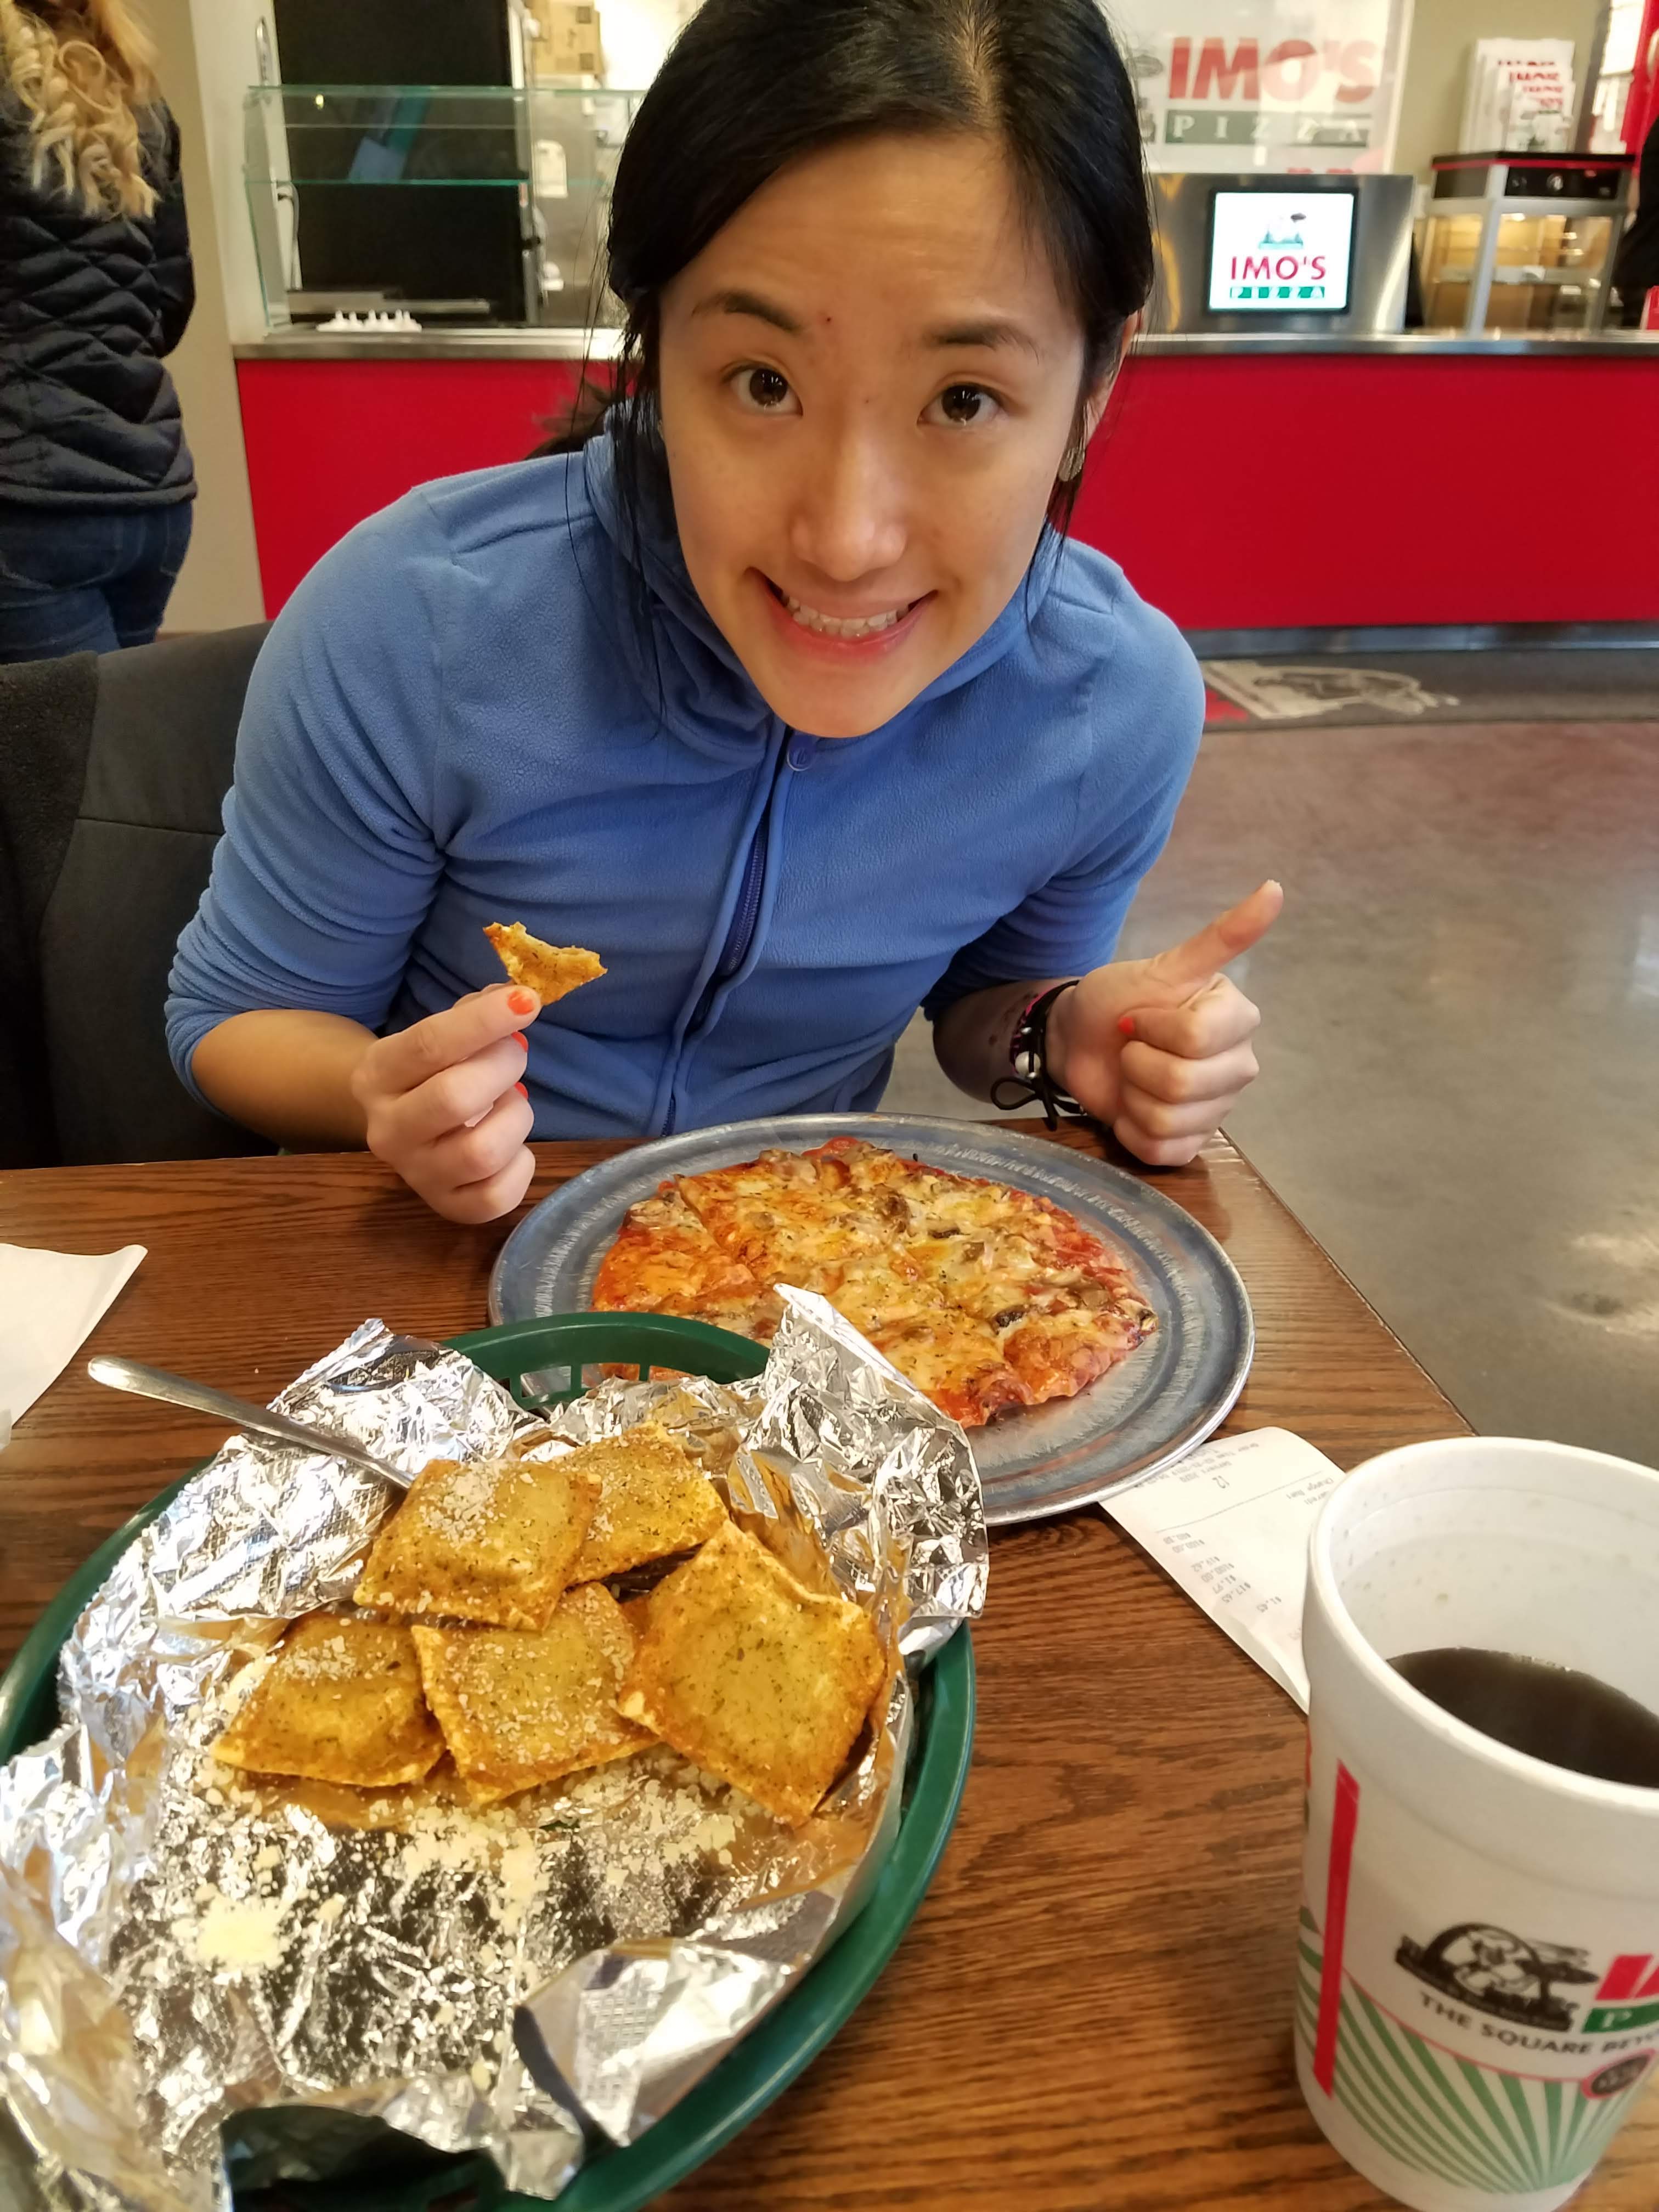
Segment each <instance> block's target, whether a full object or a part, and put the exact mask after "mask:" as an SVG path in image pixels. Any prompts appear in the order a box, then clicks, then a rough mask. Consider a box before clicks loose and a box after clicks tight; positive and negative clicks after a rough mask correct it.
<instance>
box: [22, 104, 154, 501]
mask: <svg viewBox="0 0 1659 2212" xmlns="http://www.w3.org/2000/svg"><path fill="white" fill-rule="evenodd" d="M145 143H146V144H147V146H148V147H149V148H150V149H151V150H150V151H149V154H148V155H147V156H146V167H147V169H148V171H149V177H150V180H151V182H152V183H153V184H154V185H155V188H156V191H158V193H159V194H160V197H159V198H158V199H157V201H156V204H155V211H154V213H153V214H151V215H149V216H145V217H143V218H142V219H136V218H134V217H132V216H125V215H114V216H102V215H100V216H89V215H88V214H86V213H85V212H84V211H83V210H82V208H81V206H80V205H79V204H78V202H76V201H72V200H70V199H69V198H68V197H66V196H65V195H64V192H63V191H62V188H61V186H58V187H55V188H54V187H53V186H52V185H45V184H43V185H41V186H40V188H38V189H37V188H36V187H35V186H33V185H31V184H30V182H29V161H30V152H31V148H30V139H29V131H28V123H27V117H26V116H25V114H24V113H23V112H22V110H21V107H20V106H19V105H18V103H17V101H16V100H15V98H13V97H11V96H10V95H9V94H0V500H5V501H9V502H11V503H14V504H22V505H26V506H30V507H75V508H77V509H82V510H84V509H88V508H95V507H102V508H111V509H112V508H130V507H149V506H152V505H161V504H165V503H167V502H168V501H173V500H180V499H190V498H191V497H192V496H193V495H194V494H195V490H196V478H195V474H194V471H192V469H191V459H190V448H189V447H188V446H186V445H185V432H184V425H183V423H182V422H180V421H179V400H178V396H177V394H176V393H175V392H174V391H173V379H172V378H171V377H170V376H169V375H168V374H167V371H166V369H165V368H163V367H162V366H161V360H162V356H163V355H165V354H168V353H171V352H172V350H173V347H174V346H176V345H177V344H178V343H179V339H180V337H183V335H184V330H185V324H186V323H187V322H188V321H189V319H190V311H191V307H192V306H193V305H194V304H195V298H196V287H195V280H194V278H193V276H191V265H190V238H189V234H188V232H187V230H186V228H185V196H184V188H183V185H182V183H181V181H180V179H179V131H178V126H177V125H176V124H175V123H174V122H173V118H172V116H171V115H169V114H168V112H167V109H166V108H165V107H161V106H158V107H156V108H155V110H153V111H152V112H151V114H150V115H149V118H147V121H146V126H145Z"/></svg>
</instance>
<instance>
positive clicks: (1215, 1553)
mask: <svg viewBox="0 0 1659 2212" xmlns="http://www.w3.org/2000/svg"><path fill="white" fill-rule="evenodd" d="M1341 1480H1342V1471H1341V1469H1340V1468H1338V1467H1336V1466H1335V1465H1334V1464H1333V1462H1331V1461H1329V1460H1328V1459H1327V1458H1326V1456H1325V1455H1324V1453H1323V1452H1321V1451H1316V1450H1315V1449H1314V1448H1313V1446H1312V1445H1311V1444H1310V1443H1304V1441H1303V1439H1302V1438H1301V1437H1293V1436H1292V1435H1291V1432H1290V1431H1289V1430H1288V1429H1250V1430H1248V1431H1246V1432H1245V1433H1244V1435H1243V1436H1239V1437H1225V1438H1224V1439H1223V1440H1222V1441H1221V1442H1220V1443H1212V1444H1202V1445H1200V1447H1199V1449H1198V1450H1197V1451H1195V1452H1194V1453H1192V1454H1191V1455H1189V1456H1188V1458H1186V1459H1183V1460H1177V1461H1176V1464H1175V1465H1174V1466H1173V1467H1171V1468H1165V1469H1164V1473H1163V1474H1154V1475H1152V1476H1150V1477H1149V1478H1148V1479H1147V1480H1146V1481H1145V1482H1139V1483H1137V1484H1136V1485H1135V1486H1134V1487H1133V1489H1132V1490H1125V1491H1122V1492H1120V1493H1119V1494H1118V1496H1116V1497H1115V1498H1108V1499H1105V1500H1103V1510H1104V1512H1105V1513H1106V1514H1107V1516H1108V1517H1109V1519H1111V1520H1113V1521H1115V1522H1116V1523H1117V1525H1118V1527H1119V1528H1121V1529H1122V1530H1123V1531H1124V1533H1125V1534H1127V1535H1130V1536H1133V1538H1134V1540H1135V1541H1136V1543H1137V1544H1139V1546H1140V1547H1141V1549H1142V1550H1143V1551H1144V1552H1147V1553H1150V1554H1151V1555H1152V1558H1153V1559H1155V1560H1156V1561H1157V1562H1158V1565H1159V1566H1160V1567H1162V1568H1163V1569H1164V1572H1165V1574H1167V1575H1169V1576H1170V1577H1172V1578H1173V1579H1174V1580H1175V1581H1176V1582H1177V1583H1179V1584H1180V1585H1181V1587H1182V1589H1184V1590H1185V1591H1186V1593H1187V1595H1188V1597H1190V1598H1191V1599H1193V1600H1194V1602H1195V1603H1197V1604H1199V1605H1200V1606H1202V1607H1203V1608H1204V1610H1205V1612H1206V1613H1208V1614H1209V1616H1210V1618H1211V1620H1213V1621H1214V1622H1215V1623H1216V1624H1217V1626H1218V1627H1221V1628H1224V1629H1225V1631H1226V1632H1227V1634H1228V1635H1229V1636H1231V1638H1232V1639H1233V1641H1234V1643H1235V1644H1238V1645H1239V1646H1240V1647H1241V1649H1242V1650H1245V1651H1248V1652H1249V1655H1250V1656H1251V1658H1252V1659H1254V1660H1255V1662H1256V1664H1257V1666H1259V1667H1261V1668H1265V1669H1266V1671H1267V1673H1268V1674H1271V1675H1272V1676H1273V1680H1274V1681H1275V1682H1277V1683H1278V1685H1279V1688H1280V1689H1281V1690H1284V1691H1285V1692H1287V1693H1288V1694H1289V1695H1290V1696H1291V1697H1292V1698H1294V1699H1296V1702H1297V1705H1300V1706H1301V1708H1302V1710H1303V1711H1304V1712H1306V1711H1307V1710H1308V1671H1307V1668H1305V1667H1304V1664H1303V1661H1302V1595H1303V1591H1304V1588H1305V1587H1306V1584H1307V1578H1308V1539H1309V1537H1310V1535H1311V1534H1312V1533H1313V1524H1314V1522H1316V1520H1317V1519H1318V1517H1319V1509H1320V1507H1321V1506H1322V1504H1324V1502H1325V1500H1326V1498H1328V1497H1329V1495H1330V1493H1331V1492H1332V1491H1333V1490H1334V1489H1335V1487H1336V1486H1337V1484H1338V1483H1339V1482H1340V1481H1341Z"/></svg>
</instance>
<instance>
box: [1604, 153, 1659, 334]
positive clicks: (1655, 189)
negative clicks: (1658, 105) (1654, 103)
mask: <svg viewBox="0 0 1659 2212" xmlns="http://www.w3.org/2000/svg"><path fill="white" fill-rule="evenodd" d="M1609 282H1610V283H1612V285H1613V289H1614V290H1615V291H1616V292H1617V293H1618V295H1619V297H1620V302H1621V303H1622V305H1623V307H1624V319H1625V327H1626V330H1635V329H1636V328H1638V325H1640V323H1641V320H1642V308H1643V305H1644V301H1646V299H1647V296H1648V294H1649V293H1650V291H1652V289H1653V288H1654V286H1655V285H1656V284H1659V121H1656V122H1655V123H1654V124H1653V125H1652V126H1651V128H1650V130H1649V131H1648V135H1647V137H1645V138H1644V140H1643V142H1642V158H1641V162H1640V165H1639V166H1638V170H1637V173H1636V220H1635V222H1633V223H1632V225H1631V227H1630V228H1629V229H1628V230H1627V231H1626V233H1625V235H1624V238H1623V239H1622V240H1621V241H1620V247H1619V252H1618V253H1617V255H1616V256H1615V258H1614V260H1613V275H1612V276H1611V278H1610V279H1609Z"/></svg>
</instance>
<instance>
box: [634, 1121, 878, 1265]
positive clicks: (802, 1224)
mask: <svg viewBox="0 0 1659 2212" xmlns="http://www.w3.org/2000/svg"><path fill="white" fill-rule="evenodd" d="M676 1188H678V1191H679V1194H680V1195H681V1197H682V1198H683V1199H684V1200H685V1202H686V1204H687V1205H688V1206H690V1208H691V1209H692V1211H693V1212H695V1213H696V1216H697V1218H698V1219H699V1220H700V1221H702V1224H703V1225H704V1227H705V1228H706V1229H707V1230H708V1232H709V1234H710V1235H711V1236H712V1237H714V1239H715V1241H716V1242H717V1243H720V1245H721V1246H723V1247H724V1249H726V1251H727V1252H729V1253H731V1254H732V1255H733V1257H734V1258H737V1259H739V1260H741V1261H743V1263H744V1266H745V1267H748V1268H750V1270H751V1271H752V1273H755V1274H756V1275H757V1276H758V1277H760V1278H761V1279H762V1280H763V1281H765V1282H767V1283H792V1284H793V1285H795V1286H796V1287H797V1288H798V1289H800V1290H807V1291H822V1292H823V1293H824V1295H825V1296H829V1295H830V1294H831V1293H832V1291H833V1287H834V1284H835V1280H836V1271H837V1270H838V1269H840V1268H842V1267H845V1266H846V1265H847V1264H848V1262H849V1261H854V1260H856V1259H860V1258H867V1257H870V1256H872V1255H876V1254H879V1253H880V1252H881V1251H882V1250H883V1249H884V1246H885V1244H886V1243H887V1242H888V1240H887V1239H886V1238H885V1237H884V1234H883V1232H882V1231H881V1228H880V1226H879V1225H878V1222H876V1221H875V1220H874V1219H873V1218H871V1219H863V1218H860V1216H859V1213H858V1212H857V1210H856V1209H854V1208H853V1207H851V1206H848V1205H847V1204H846V1203H845V1202H844V1200H842V1195H841V1194H840V1192H839V1191H838V1189H837V1188H836V1186H835V1185H834V1184H833V1183H830V1184H826V1183H825V1182H824V1181H823V1178H822V1177H821V1176H820V1174H819V1168H818V1162H817V1157H816V1156H815V1155H814V1154H812V1153H811V1152H782V1151H775V1152H763V1153H762V1154H761V1156H760V1158H758V1159H755V1160H746V1161H744V1162H742V1163H740V1164H738V1165H737V1166H735V1167H729V1168H714V1169H711V1170H709V1171H708V1173H707V1174H705V1175H697V1176H678V1177H677V1178H676Z"/></svg>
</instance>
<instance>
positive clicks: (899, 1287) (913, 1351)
mask: <svg viewBox="0 0 1659 2212" xmlns="http://www.w3.org/2000/svg"><path fill="white" fill-rule="evenodd" d="M827 1295H829V1298H830V1302H831V1304H833V1305H834V1306H835V1308H836V1311H837V1313H840V1314H842V1315H844V1316H846V1318H847V1319H848V1321H850V1322H852V1324H853V1326H854V1328H855V1329H857V1330H858V1331H859V1333H860V1334H861V1335H863V1336H866V1337H868V1338H869V1340H870V1341H871V1343H872V1344H873V1345H874V1346H875V1347H876V1349H877V1351H878V1352H881V1353H882V1354H883V1355H884V1357H885V1358H888V1359H890V1360H891V1362H892V1364H893V1365H894V1366H895V1367H896V1368H897V1369H898V1370H899V1373H900V1374H901V1375H902V1376H904V1377H905V1378H906V1379H907V1381H908V1382H911V1383H915V1386H916V1388H917V1389H919V1390H920V1391H921V1392H922V1394H923V1395H924V1396H926V1397H928V1398H930V1399H932V1401H933V1403H934V1405H936V1406H937V1407H939V1410H940V1412H941V1413H949V1414H950V1415H951V1418H952V1419H953V1420H957V1421H960V1422H961V1424H962V1425H963V1428H965V1429H975V1428H980V1427H982V1426H983V1425H984V1424H985V1423H986V1422H987V1421H988V1420H989V1419H991V1417H992V1415H993V1414H994V1413H1004V1412H1006V1410H1007V1409H1008V1408H1009V1407H1012V1406H1029V1405H1030V1403H1031V1394H1030V1390H1029V1389H1027V1388H1026V1386H1025V1384H1024V1383H1023V1382H1022V1381H1021V1379H1020V1377H1019V1375H1018V1372H1017V1371H1016V1370H1015V1369H1014V1368H1013V1367H1012V1365H1011V1364H1009V1362H1008V1360H1007V1359H1006V1358H1005V1357H1004V1355H1003V1351H1002V1347H1001V1346H1000V1343H999V1342H998V1340H997V1335H996V1332H995V1330H994V1329H993V1328H989V1327H988V1326H987V1324H986V1323H985V1322H982V1321H980V1320H978V1319H976V1318H975V1316H973V1315H971V1314H966V1313H963V1312H960V1311H957V1310H954V1309H953V1308H952V1307H951V1306H950V1305H949V1304H947V1303H946V1301H945V1299H944V1298H943V1297H941V1296H940V1295H939V1291H937V1290H935V1289H934V1288H933V1286H932V1285H929V1284H927V1283H925V1282H921V1281H920V1280H918V1279H917V1278H916V1277H915V1274H914V1273H902V1272H901V1271H900V1270H899V1269H898V1268H896V1267H894V1266H892V1265H890V1264H889V1263H887V1262H885V1261H876V1260H872V1261H866V1262H864V1263H862V1264H861V1265H860V1266H857V1267H849V1268H848V1269H846V1270H845V1271H844V1272H843V1273H842V1279H841V1280H840V1281H839V1282H838V1283H837V1285H836V1288H835V1290H834V1291H833V1292H830V1293H828V1294H827Z"/></svg>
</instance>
